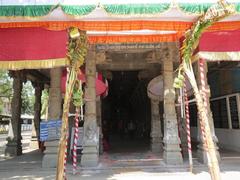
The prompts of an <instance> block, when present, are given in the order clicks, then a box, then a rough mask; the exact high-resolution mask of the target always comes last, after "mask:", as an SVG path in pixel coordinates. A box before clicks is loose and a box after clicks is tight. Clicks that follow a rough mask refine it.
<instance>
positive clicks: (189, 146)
mask: <svg viewBox="0 0 240 180" xmlns="http://www.w3.org/2000/svg"><path fill="white" fill-rule="evenodd" d="M184 100H185V118H186V128H187V144H188V156H189V167H190V172H192V169H193V161H192V144H191V129H190V116H189V103H188V95H187V85H186V80H185V83H184Z"/></svg>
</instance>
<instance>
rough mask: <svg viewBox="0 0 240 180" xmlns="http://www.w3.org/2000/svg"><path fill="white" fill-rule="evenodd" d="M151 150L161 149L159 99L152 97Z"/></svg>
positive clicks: (157, 150)
mask: <svg viewBox="0 0 240 180" xmlns="http://www.w3.org/2000/svg"><path fill="white" fill-rule="evenodd" d="M151 150H152V152H162V151H163V142H162V130H161V119H160V114H159V101H157V100H153V99H151Z"/></svg>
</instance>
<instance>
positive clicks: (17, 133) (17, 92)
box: [5, 71, 25, 156]
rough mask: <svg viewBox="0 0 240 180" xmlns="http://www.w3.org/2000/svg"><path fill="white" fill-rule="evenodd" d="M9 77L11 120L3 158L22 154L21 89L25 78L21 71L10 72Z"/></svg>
mask: <svg viewBox="0 0 240 180" xmlns="http://www.w3.org/2000/svg"><path fill="white" fill-rule="evenodd" d="M10 75H11V76H12V77H13V98H12V103H11V112H12V118H11V122H10V125H9V131H8V138H7V141H8V142H7V145H6V149H5V156H19V155H21V154H22V142H21V139H22V137H21V124H22V122H21V107H22V98H21V93H22V87H23V84H22V83H23V81H24V79H25V77H23V73H22V71H12V72H10Z"/></svg>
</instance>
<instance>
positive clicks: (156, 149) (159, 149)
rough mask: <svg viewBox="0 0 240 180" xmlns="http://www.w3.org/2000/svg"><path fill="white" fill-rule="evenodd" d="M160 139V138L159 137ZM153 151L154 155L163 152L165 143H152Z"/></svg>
mask: <svg viewBox="0 0 240 180" xmlns="http://www.w3.org/2000/svg"><path fill="white" fill-rule="evenodd" d="M159 139H160V137H159ZM151 151H152V152H154V153H159V152H163V143H162V142H161V141H152V142H151Z"/></svg>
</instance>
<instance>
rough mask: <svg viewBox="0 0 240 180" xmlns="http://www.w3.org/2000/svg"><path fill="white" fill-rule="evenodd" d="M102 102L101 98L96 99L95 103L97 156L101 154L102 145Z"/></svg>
mask: <svg viewBox="0 0 240 180" xmlns="http://www.w3.org/2000/svg"><path fill="white" fill-rule="evenodd" d="M101 105H102V102H101V97H100V96H98V97H97V102H96V106H97V107H96V108H97V124H98V127H99V154H102V153H103V145H102V138H103V134H102V106H101Z"/></svg>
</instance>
